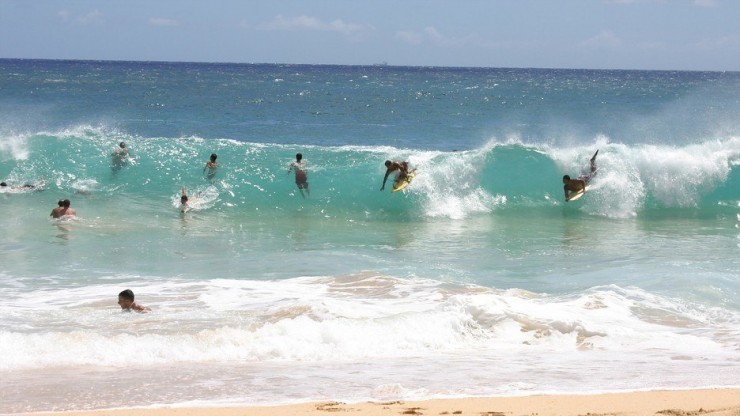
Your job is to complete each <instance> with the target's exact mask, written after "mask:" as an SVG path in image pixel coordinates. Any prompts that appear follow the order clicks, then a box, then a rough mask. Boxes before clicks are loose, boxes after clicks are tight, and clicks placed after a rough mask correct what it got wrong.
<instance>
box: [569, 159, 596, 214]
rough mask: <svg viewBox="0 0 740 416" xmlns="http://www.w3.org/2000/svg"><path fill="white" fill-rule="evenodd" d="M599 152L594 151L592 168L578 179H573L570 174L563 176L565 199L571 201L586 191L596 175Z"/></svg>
mask: <svg viewBox="0 0 740 416" xmlns="http://www.w3.org/2000/svg"><path fill="white" fill-rule="evenodd" d="M597 154H599V151H598V150H596V153H594V155H593V156H591V170H590V171H589V172H586V173H582V174H581V175H580V176H579V177H578V179H571V178H570V176H568V175H565V176H563V183H564V184H565V185H564V186H563V190H564V191H565V201H566V202H567V201H570V198H571V197H572V196H573V195H574V194H577V193H579V192H585V191H586V185H588V183H589V182H590V181H591V179H592V178H593V177H594V176H595V175H596V155H597Z"/></svg>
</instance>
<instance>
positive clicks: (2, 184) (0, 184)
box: [0, 182, 43, 191]
mask: <svg viewBox="0 0 740 416" xmlns="http://www.w3.org/2000/svg"><path fill="white" fill-rule="evenodd" d="M42 183H43V182H42ZM0 188H8V189H12V190H16V191H18V190H20V191H28V190H31V189H34V188H36V185H33V184H30V183H25V184H23V185H21V186H16V185H8V183H7V182H0Z"/></svg>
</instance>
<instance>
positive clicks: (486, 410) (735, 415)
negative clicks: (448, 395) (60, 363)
mask: <svg viewBox="0 0 740 416" xmlns="http://www.w3.org/2000/svg"><path fill="white" fill-rule="evenodd" d="M336 413H351V414H354V415H372V416H376V415H377V416H381V415H389V416H390V415H476V416H504V415H537V416H548V415H560V416H583V415H590V416H597V415H634V416H643V415H644V416H647V415H665V416H682V415H712V416H720V415H721V416H740V389H736V388H733V389H707V390H683V391H650V392H631V393H614V394H595V395H553V396H527V397H492V398H461V399H443V400H425V401H389V402H366V403H341V402H336V401H331V400H328V401H325V402H316V403H303V404H295V405H286V406H268V407H224V408H180V407H172V408H158V409H116V410H100V411H90V412H70V413H67V412H65V413H28V414H27V415H35V416H41V415H54V414H64V415H84V416H123V415H126V416H133V415H140V416H191V415H207V416H245V415H249V416H261V415H270V416H291V415H306V416H319V415H323V416H326V415H327V414H336Z"/></svg>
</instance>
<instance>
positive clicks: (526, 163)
mask: <svg viewBox="0 0 740 416" xmlns="http://www.w3.org/2000/svg"><path fill="white" fill-rule="evenodd" d="M121 141H123V142H126V143H127V144H128V146H127V147H128V149H129V155H128V157H126V158H125V159H118V158H117V157H116V156H115V154H114V153H115V150H116V148H117V146H118V143H119V142H121ZM4 143H5V145H4V146H3V147H2V149H1V150H0V154H2V158H3V160H4V161H5V162H4V163H3V165H2V167H0V174H1V175H2V177H3V178H4V180H5V181H6V182H7V183H9V184H10V185H13V186H19V185H23V184H34V185H43V188H44V189H45V190H46V191H47V192H46V193H45V194H44V197H48V198H51V199H53V198H57V197H59V198H62V197H65V196H70V195H75V194H81V195H90V196H95V198H96V200H102V199H104V198H108V199H112V200H114V201H119V202H120V203H126V204H130V201H142V202H141V203H142V204H144V205H145V206H151V205H159V206H161V209H163V210H167V209H170V208H172V209H174V208H177V207H178V206H179V196H180V192H181V189H182V188H183V187H184V188H186V190H187V192H188V194H190V195H191V199H192V201H191V205H193V207H194V208H195V209H196V210H212V211H216V212H224V213H227V214H228V215H246V213H249V215H258V216H268V217H281V216H283V215H292V214H295V213H296V212H304V213H306V212H308V213H314V214H316V215H321V216H327V217H335V218H346V219H351V220H368V219H370V220H373V219H381V220H382V219H405V220H410V219H414V218H429V217H442V218H444V217H448V218H455V219H459V218H466V217H470V216H476V215H487V214H491V213H494V212H495V213H500V214H507V215H518V214H519V213H526V212H527V211H528V210H538V211H542V212H544V213H547V212H550V213H552V215H560V213H562V210H563V209H564V208H565V209H568V210H574V211H579V212H583V213H586V214H591V215H596V216H605V217H616V218H622V217H632V216H639V215H655V214H656V212H661V211H662V212H665V213H674V214H681V215H683V214H685V213H691V214H692V215H695V214H697V213H698V214H701V213H705V214H707V215H714V214H716V213H717V212H722V211H723V210H726V211H727V212H728V213H729V212H734V210H735V209H736V207H735V205H736V204H737V200H738V194H737V189H740V178H739V176H740V174H739V173H738V168H737V166H738V163H739V161H740V139H737V138H731V139H727V140H724V141H712V142H707V143H701V144H697V145H687V146H683V147H676V146H672V147H671V146H651V145H634V146H627V145H621V144H610V143H608V142H606V141H605V140H604V141H603V142H601V143H596V144H595V145H593V146H589V147H584V146H578V147H571V148H562V147H560V148H553V147H550V146H544V145H543V146H532V145H524V144H521V143H507V144H501V143H495V142H490V143H488V144H486V145H485V146H483V147H481V148H479V149H475V150H470V151H460V152H457V151H454V152H442V151H424V150H416V149H398V148H392V147H373V146H368V147H359V146H338V147H322V146H299V145H282V144H258V143H242V142H236V141H232V140H204V139H201V138H197V137H188V138H151V137H134V136H130V135H127V134H125V133H121V132H116V131H109V130H104V129H100V128H90V127H81V128H77V129H74V130H69V131H63V132H55V133H38V134H33V135H29V136H25V137H24V136H20V137H15V138H6V139H5V141H4ZM597 147H598V148H599V155H598V157H597V159H596V162H597V166H598V172H597V175H596V176H595V177H594V179H593V180H592V182H591V183H590V186H589V192H588V193H587V195H586V197H585V198H583V199H582V200H580V201H579V202H578V203H575V202H574V203H569V204H566V203H565V202H564V196H563V190H562V182H561V178H562V175H564V174H569V175H571V176H573V177H576V176H578V175H579V174H581V173H582V172H584V171H586V170H587V169H588V160H589V158H590V157H591V155H592V153H593V152H594V150H595V148H597ZM298 152H300V153H302V154H303V156H304V161H306V162H307V165H308V182H309V191H310V196H309V197H308V198H303V197H302V195H301V194H300V192H298V189H297V187H296V185H295V179H294V177H293V176H292V175H293V173H290V172H289V165H290V163H291V162H292V161H293V160H294V159H295V154H296V153H298ZM212 153H216V154H217V155H218V162H219V167H218V168H217V169H216V171H215V174H213V175H209V172H208V171H207V170H206V169H205V164H206V162H207V161H208V159H209V156H210V155H211V154H212ZM386 159H394V160H407V161H409V162H410V164H411V166H412V167H413V168H416V169H417V176H416V178H415V179H414V181H413V182H412V184H411V185H410V186H409V187H408V188H407V191H406V192H402V193H391V192H390V188H391V186H390V184H391V183H392V181H393V178H394V175H391V177H390V178H389V183H388V185H387V186H386V190H385V191H384V192H380V187H381V184H382V180H383V176H384V173H385V167H384V166H383V162H384V161H385V160H386ZM6 192H12V190H10V189H8V190H6ZM193 197H194V198H193ZM127 201H128V202H127ZM130 208H131V209H133V210H136V206H130ZM522 215H524V214H522Z"/></svg>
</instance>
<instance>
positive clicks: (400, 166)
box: [380, 160, 409, 191]
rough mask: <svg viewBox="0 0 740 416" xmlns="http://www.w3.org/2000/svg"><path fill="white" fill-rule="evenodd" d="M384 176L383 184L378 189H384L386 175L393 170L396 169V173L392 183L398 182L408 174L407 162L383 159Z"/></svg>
mask: <svg viewBox="0 0 740 416" xmlns="http://www.w3.org/2000/svg"><path fill="white" fill-rule="evenodd" d="M385 167H386V171H385V177H383V185H382V186H381V187H380V190H381V191H382V190H383V189H385V182H386V181H387V180H388V176H389V175H390V174H391V173H392V172H395V171H398V174H397V175H396V179H395V180H394V183H397V182H400V181H402V180H404V179H406V177H407V176H408V175H409V162H396V161H393V162H391V161H390V160H386V161H385Z"/></svg>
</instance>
